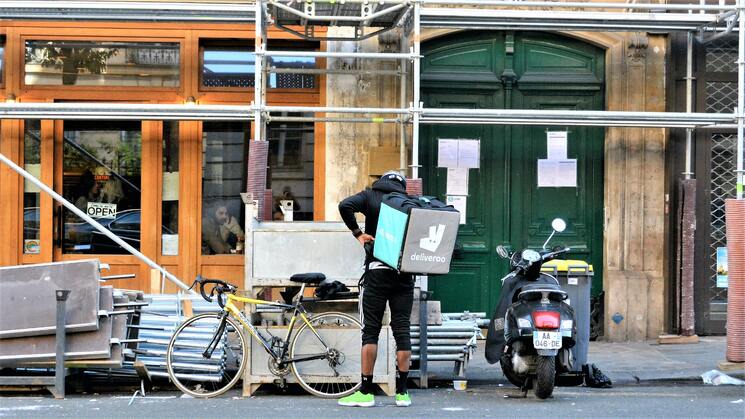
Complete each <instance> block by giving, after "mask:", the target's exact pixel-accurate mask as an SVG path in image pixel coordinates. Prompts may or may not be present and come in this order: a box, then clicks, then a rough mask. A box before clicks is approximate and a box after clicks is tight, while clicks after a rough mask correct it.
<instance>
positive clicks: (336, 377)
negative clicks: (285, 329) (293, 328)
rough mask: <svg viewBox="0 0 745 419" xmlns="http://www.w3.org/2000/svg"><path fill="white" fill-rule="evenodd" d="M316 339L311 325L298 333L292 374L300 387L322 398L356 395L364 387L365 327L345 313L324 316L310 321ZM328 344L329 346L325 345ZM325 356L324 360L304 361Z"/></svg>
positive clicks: (292, 346)
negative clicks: (362, 385) (362, 383)
mask: <svg viewBox="0 0 745 419" xmlns="http://www.w3.org/2000/svg"><path fill="white" fill-rule="evenodd" d="M309 322H310V324H311V325H312V326H313V329H315V331H316V332H317V333H318V335H319V336H320V337H321V338H322V339H323V342H322V341H321V340H320V339H319V338H318V336H316V334H315V333H314V332H313V330H312V329H311V328H310V327H308V324H307V323H303V325H302V326H301V327H300V329H298V331H297V334H296V335H295V338H294V339H293V340H292V345H291V347H290V358H292V359H297V360H298V361H295V362H293V363H292V372H293V373H294V374H295V377H297V381H298V383H299V384H300V385H301V386H302V387H303V388H304V389H305V390H306V391H307V392H309V393H311V394H313V395H316V396H319V397H327V398H332V397H343V396H346V395H349V394H352V393H354V392H355V391H357V389H359V388H360V385H361V377H360V371H361V368H362V362H361V361H362V354H361V353H360V350H361V345H362V342H361V339H360V336H361V333H362V325H360V322H359V321H358V320H357V319H355V318H354V317H352V316H350V315H348V314H344V313H323V314H319V315H318V316H313V317H311V318H310V319H309ZM324 342H325V344H324ZM314 355H324V357H323V358H321V359H313V360H306V361H303V360H302V359H303V358H307V357H312V356H314Z"/></svg>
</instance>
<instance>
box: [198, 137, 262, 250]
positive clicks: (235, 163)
mask: <svg viewBox="0 0 745 419" xmlns="http://www.w3.org/2000/svg"><path fill="white" fill-rule="evenodd" d="M250 138H251V136H250V125H249V124H248V123H245V122H204V124H203V129H202V254H205V255H214V254H231V253H242V252H243V242H244V239H245V236H244V232H243V226H244V220H245V216H244V213H245V211H244V210H243V201H242V200H241V196H240V194H241V192H244V191H246V186H247V183H246V181H247V179H246V176H247V172H248V143H249V141H250Z"/></svg>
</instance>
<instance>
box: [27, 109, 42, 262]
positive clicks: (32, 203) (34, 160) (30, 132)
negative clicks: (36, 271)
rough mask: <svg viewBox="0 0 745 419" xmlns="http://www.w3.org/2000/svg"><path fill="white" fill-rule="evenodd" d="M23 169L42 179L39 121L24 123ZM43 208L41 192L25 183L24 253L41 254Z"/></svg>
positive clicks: (34, 186) (31, 184) (32, 185)
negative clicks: (41, 216) (40, 217)
mask: <svg viewBox="0 0 745 419" xmlns="http://www.w3.org/2000/svg"><path fill="white" fill-rule="evenodd" d="M23 168H24V169H25V170H26V171H27V172H29V173H30V174H32V175H34V177H35V178H37V179H41V123H40V122H39V121H38V120H28V121H25V122H24V135H23ZM40 207H41V190H40V189H39V187H37V186H36V185H34V184H33V183H31V182H29V181H28V180H25V179H24V181H23V253H25V254H37V253H41V243H40V238H41V237H40V235H39V208H40Z"/></svg>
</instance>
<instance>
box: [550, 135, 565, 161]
mask: <svg viewBox="0 0 745 419" xmlns="http://www.w3.org/2000/svg"><path fill="white" fill-rule="evenodd" d="M546 144H547V148H548V149H547V155H548V160H566V159H567V132H566V131H548V132H547V133H546Z"/></svg>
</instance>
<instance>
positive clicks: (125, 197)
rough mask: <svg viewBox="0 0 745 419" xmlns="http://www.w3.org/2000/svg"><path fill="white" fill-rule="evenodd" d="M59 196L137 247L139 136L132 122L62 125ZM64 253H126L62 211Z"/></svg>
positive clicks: (68, 213) (70, 123)
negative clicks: (61, 173)
mask: <svg viewBox="0 0 745 419" xmlns="http://www.w3.org/2000/svg"><path fill="white" fill-rule="evenodd" d="M64 124H65V128H64V137H63V155H64V156H63V159H64V160H63V177H62V190H63V195H64V196H65V198H66V199H68V200H69V201H70V202H72V203H73V204H75V206H76V207H78V208H79V209H80V210H82V211H84V212H86V213H87V214H88V215H90V216H91V217H93V218H95V219H96V221H98V222H99V223H101V224H102V225H103V226H104V227H106V228H108V229H109V230H110V231H112V232H113V233H114V234H116V235H118V236H119V237H120V238H121V239H122V240H124V241H125V242H127V243H128V244H129V245H131V246H132V247H134V248H135V249H139V247H140V221H139V220H140V197H141V178H140V177H141V176H140V175H141V173H142V159H141V156H142V152H141V150H142V130H141V124H140V122H133V121H65V123H64ZM62 222H63V223H64V225H63V229H62V236H63V239H62V250H63V252H64V253H94V254H112V253H114V254H116V253H128V252H127V251H126V250H125V249H123V248H122V247H120V246H119V245H118V244H116V243H115V242H114V241H112V240H111V239H109V238H108V237H106V236H105V235H103V234H102V233H100V232H99V231H97V230H96V229H94V228H93V227H92V226H91V225H90V224H88V223H86V222H85V221H84V220H82V219H80V218H79V217H77V216H76V215H75V214H74V213H72V212H71V211H67V210H63V213H62Z"/></svg>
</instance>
